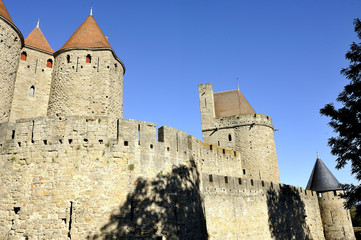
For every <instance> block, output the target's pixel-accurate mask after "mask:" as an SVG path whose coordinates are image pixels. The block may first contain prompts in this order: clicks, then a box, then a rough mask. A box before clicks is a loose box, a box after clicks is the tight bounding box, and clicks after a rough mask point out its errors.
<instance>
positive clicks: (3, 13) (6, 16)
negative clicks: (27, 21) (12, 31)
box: [0, 0, 14, 24]
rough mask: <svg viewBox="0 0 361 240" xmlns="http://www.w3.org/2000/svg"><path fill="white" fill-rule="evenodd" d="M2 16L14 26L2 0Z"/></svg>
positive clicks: (0, 6)
mask: <svg viewBox="0 0 361 240" xmlns="http://www.w3.org/2000/svg"><path fill="white" fill-rule="evenodd" d="M0 15H1V16H3V17H4V18H6V19H7V20H9V21H10V22H11V23H12V24H14V22H13V20H12V19H11V17H10V14H9V12H8V10H7V9H6V7H5V5H4V3H3V1H2V0H0Z"/></svg>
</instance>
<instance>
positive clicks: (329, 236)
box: [306, 156, 355, 240]
mask: <svg viewBox="0 0 361 240" xmlns="http://www.w3.org/2000/svg"><path fill="white" fill-rule="evenodd" d="M306 190H312V191H316V192H317V195H318V204H319V207H320V213H321V220H322V226H323V232H324V235H325V239H326V240H341V239H342V240H355V235H354V232H353V228H352V223H351V216H350V212H349V210H348V209H345V208H344V204H345V199H344V198H342V197H341V196H342V195H343V194H344V192H343V190H342V188H341V187H340V183H339V182H338V181H337V179H336V178H335V176H334V175H333V174H332V173H331V171H330V170H329V169H328V168H327V167H326V165H325V164H324V163H323V162H322V160H321V159H320V158H319V157H318V156H317V159H316V163H315V166H314V167H313V170H312V173H311V176H310V180H309V181H308V184H307V187H306Z"/></svg>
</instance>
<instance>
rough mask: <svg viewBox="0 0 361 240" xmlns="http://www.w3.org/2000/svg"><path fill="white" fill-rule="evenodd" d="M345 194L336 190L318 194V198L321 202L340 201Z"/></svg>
mask: <svg viewBox="0 0 361 240" xmlns="http://www.w3.org/2000/svg"><path fill="white" fill-rule="evenodd" d="M343 194H344V191H343V190H335V191H329V192H323V193H318V198H319V199H320V201H334V200H338V201H339V200H340V199H341V196H342V195H343Z"/></svg>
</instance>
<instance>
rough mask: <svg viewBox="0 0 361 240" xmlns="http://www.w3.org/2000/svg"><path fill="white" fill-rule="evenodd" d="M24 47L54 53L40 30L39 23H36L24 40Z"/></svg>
mask: <svg viewBox="0 0 361 240" xmlns="http://www.w3.org/2000/svg"><path fill="white" fill-rule="evenodd" d="M25 45H26V46H27V47H30V48H31V47H32V48H36V49H39V50H43V51H46V52H48V53H54V50H53V49H52V48H51V47H50V45H49V43H48V41H47V40H46V38H45V36H44V34H43V33H42V32H41V30H40V27H39V22H38V24H37V26H36V27H35V28H34V30H33V31H32V32H31V33H30V34H29V36H28V37H27V38H26V39H25Z"/></svg>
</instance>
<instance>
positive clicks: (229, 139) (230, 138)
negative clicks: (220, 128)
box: [228, 134, 232, 142]
mask: <svg viewBox="0 0 361 240" xmlns="http://www.w3.org/2000/svg"><path fill="white" fill-rule="evenodd" d="M228 141H230V142H231V141H232V136H231V134H228Z"/></svg>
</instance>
